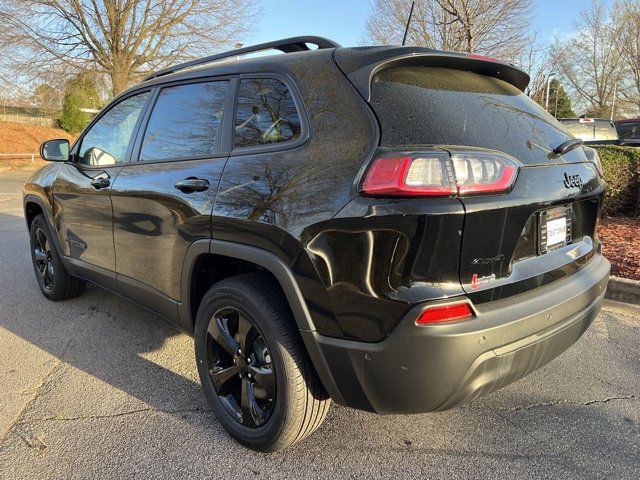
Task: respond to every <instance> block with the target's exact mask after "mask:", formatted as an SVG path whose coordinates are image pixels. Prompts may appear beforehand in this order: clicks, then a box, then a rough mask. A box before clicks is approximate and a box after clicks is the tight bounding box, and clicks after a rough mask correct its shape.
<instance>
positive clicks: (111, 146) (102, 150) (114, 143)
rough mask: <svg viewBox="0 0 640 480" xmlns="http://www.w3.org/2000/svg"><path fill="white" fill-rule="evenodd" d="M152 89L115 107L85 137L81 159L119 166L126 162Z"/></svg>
mask: <svg viewBox="0 0 640 480" xmlns="http://www.w3.org/2000/svg"><path fill="white" fill-rule="evenodd" d="M148 97H149V92H144V93H140V94H138V95H134V96H133V97H129V98H126V99H125V100H122V101H121V102H120V103H118V104H116V105H114V106H113V107H111V108H110V109H109V110H108V111H107V113H105V114H104V115H103V116H102V117H100V119H99V120H98V121H97V122H96V123H95V124H94V125H93V126H92V127H91V128H90V129H89V131H88V132H87V133H86V134H85V135H84V137H83V138H82V143H81V145H80V153H79V158H78V162H79V163H82V164H84V165H105V166H106V165H115V164H117V163H122V162H123V161H124V156H125V154H126V152H127V147H128V146H129V141H130V140H131V136H132V134H133V129H134V128H135V126H136V122H137V121H138V117H139V116H140V112H141V111H142V107H144V104H145V102H146V101H147V98H148Z"/></svg>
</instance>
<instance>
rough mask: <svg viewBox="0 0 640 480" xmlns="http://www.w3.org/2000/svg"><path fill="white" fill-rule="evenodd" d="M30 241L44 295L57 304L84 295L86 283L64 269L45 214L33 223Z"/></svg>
mask: <svg viewBox="0 0 640 480" xmlns="http://www.w3.org/2000/svg"><path fill="white" fill-rule="evenodd" d="M29 239H30V245H31V260H32V262H33V270H34V272H35V274H36V279H37V280H38V286H39V287H40V291H41V292H42V294H43V295H44V296H45V297H47V298H48V299H49V300H53V301H55V302H57V301H60V300H67V299H70V298H74V297H77V296H79V295H80V294H82V292H83V291H84V287H85V281H84V280H80V279H79V278H76V277H73V276H71V275H69V273H68V272H67V270H66V269H65V268H64V265H63V264H62V260H61V259H60V254H59V253H58V251H57V250H56V246H55V243H54V242H53V236H52V235H51V231H50V230H49V225H48V224H47V219H46V218H45V216H44V215H43V214H39V215H36V217H35V218H34V219H33V221H32V222H31V228H30V230H29Z"/></svg>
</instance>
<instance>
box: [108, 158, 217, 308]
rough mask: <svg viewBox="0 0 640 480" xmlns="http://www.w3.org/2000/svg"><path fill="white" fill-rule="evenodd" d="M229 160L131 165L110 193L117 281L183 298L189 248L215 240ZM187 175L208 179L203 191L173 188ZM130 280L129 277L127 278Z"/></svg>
mask: <svg viewBox="0 0 640 480" xmlns="http://www.w3.org/2000/svg"><path fill="white" fill-rule="evenodd" d="M225 161H226V157H221V158H213V159H204V160H190V161H180V162H165V163H152V164H138V165H136V164H135V163H134V164H130V165H127V166H126V167H124V168H123V170H122V172H121V173H120V175H118V178H117V180H116V182H115V183H114V185H113V188H112V191H111V198H112V201H113V210H114V243H115V251H116V271H117V274H118V280H119V281H126V278H129V279H134V280H136V281H137V282H140V283H142V284H144V285H147V286H148V287H151V289H153V290H155V291H157V292H158V293H159V294H161V295H163V296H165V297H168V298H170V299H173V300H178V301H179V300H181V299H182V298H181V292H180V274H181V271H182V264H183V262H184V259H185V254H186V252H187V249H188V248H189V245H191V244H192V243H193V242H194V241H196V240H198V239H201V238H210V237H211V211H212V209H213V202H214V199H215V192H216V186H217V184H218V181H219V179H220V175H221V174H222V169H223V167H224V163H225ZM189 177H197V178H205V179H207V180H209V183H210V185H211V186H210V188H209V189H208V190H205V191H203V192H193V193H183V192H181V191H179V190H177V189H176V188H175V187H174V184H175V183H176V182H178V181H181V180H184V179H185V178H189ZM125 277H126V278H125Z"/></svg>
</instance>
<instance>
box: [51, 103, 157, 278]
mask: <svg viewBox="0 0 640 480" xmlns="http://www.w3.org/2000/svg"><path fill="white" fill-rule="evenodd" d="M149 98H150V92H149V91H142V92H136V93H133V94H131V95H128V96H126V97H125V98H122V99H120V100H118V101H117V102H115V103H114V104H113V105H111V106H110V107H108V108H107V109H106V110H105V111H103V112H102V113H101V114H100V116H99V117H98V118H97V119H96V120H94V122H92V124H91V125H90V127H89V128H88V129H87V130H86V131H85V132H84V134H83V135H82V137H81V138H80V139H79V141H78V142H76V144H75V145H74V147H73V149H72V151H71V156H70V161H69V162H66V163H64V164H63V165H62V166H61V168H60V170H59V173H58V176H57V179H56V182H55V185H54V188H53V201H54V206H53V211H54V223H55V226H56V229H57V231H58V235H59V237H60V244H61V245H62V248H63V253H64V255H65V256H67V257H68V260H69V262H68V263H69V264H70V265H71V269H74V268H80V269H82V271H81V272H79V273H82V274H83V275H84V276H86V277H87V278H90V279H94V280H98V281H100V280H102V279H104V277H112V276H114V275H115V274H114V273H113V272H115V251H114V246H113V210H112V205H111V199H110V197H109V194H110V190H111V186H112V183H113V181H114V179H115V178H116V177H117V176H118V173H119V172H120V169H121V168H122V165H123V164H124V163H126V162H127V160H128V158H129V155H130V151H131V146H132V138H133V136H134V132H135V131H136V129H137V128H138V125H139V122H140V120H141V118H142V112H143V111H144V108H145V106H146V103H147V101H148V100H149Z"/></svg>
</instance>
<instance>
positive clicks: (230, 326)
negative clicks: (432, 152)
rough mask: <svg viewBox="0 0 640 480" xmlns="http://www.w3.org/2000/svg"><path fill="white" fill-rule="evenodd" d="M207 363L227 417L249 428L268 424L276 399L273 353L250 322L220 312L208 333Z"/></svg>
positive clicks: (224, 310) (233, 313)
mask: <svg viewBox="0 0 640 480" xmlns="http://www.w3.org/2000/svg"><path fill="white" fill-rule="evenodd" d="M207 361H208V365H207V368H208V371H209V375H210V376H211V381H212V383H213V387H214V390H215V392H216V395H218V398H219V399H220V402H221V403H222V405H223V407H224V409H225V410H226V411H227V413H228V414H229V415H230V416H231V417H232V418H233V419H235V420H236V421H237V422H239V423H240V424H242V425H244V426H245V427H249V428H256V427H259V426H261V425H264V423H265V422H267V421H268V420H269V417H270V416H271V413H272V411H273V406H274V402H275V399H276V375H275V372H274V368H273V365H272V363H271V361H272V360H271V353H270V352H269V348H268V347H267V344H266V341H265V340H264V338H263V336H262V334H261V332H260V330H259V329H258V327H257V326H256V324H255V323H254V322H253V321H252V320H251V318H250V317H249V316H248V315H247V314H246V313H244V312H242V311H241V310H239V309H237V308H234V307H224V308H222V309H220V310H218V311H217V312H216V313H215V314H214V315H213V317H212V318H211V320H210V322H209V328H208V329H207Z"/></svg>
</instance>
